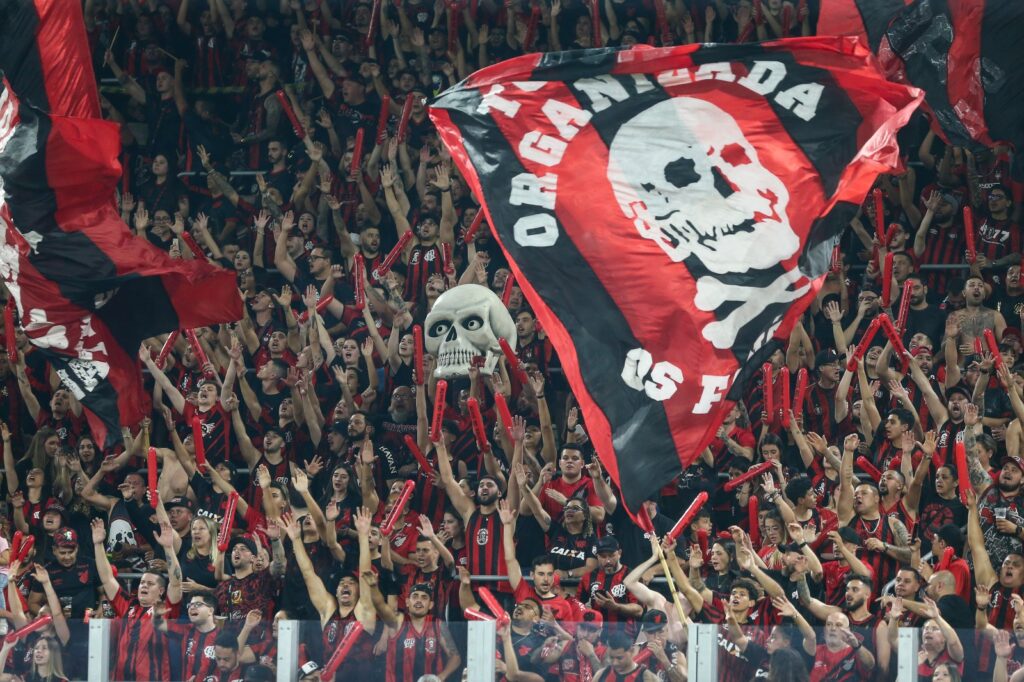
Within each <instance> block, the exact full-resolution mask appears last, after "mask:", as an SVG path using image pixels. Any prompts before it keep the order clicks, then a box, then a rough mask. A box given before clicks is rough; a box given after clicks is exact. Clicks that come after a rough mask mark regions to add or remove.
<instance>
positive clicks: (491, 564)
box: [466, 509, 511, 589]
mask: <svg viewBox="0 0 1024 682" xmlns="http://www.w3.org/2000/svg"><path fill="white" fill-rule="evenodd" d="M503 532H504V529H503V526H502V524H501V519H500V518H498V512H497V511H493V512H491V513H490V514H482V513H480V510H479V509H476V510H474V511H473V513H472V514H471V515H470V517H469V522H468V523H467V524H466V555H467V557H468V558H469V562H468V563H469V572H470V573H471V574H473V575H501V576H504V575H507V573H506V571H505V551H504V548H503V547H502V540H501V538H502V533H503ZM504 585H505V583H499V586H504ZM506 589H511V588H506Z"/></svg>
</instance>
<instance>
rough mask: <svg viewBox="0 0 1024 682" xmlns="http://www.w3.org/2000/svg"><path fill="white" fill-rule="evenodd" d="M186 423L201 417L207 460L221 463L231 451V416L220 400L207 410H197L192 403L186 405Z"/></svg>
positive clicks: (211, 463)
mask: <svg viewBox="0 0 1024 682" xmlns="http://www.w3.org/2000/svg"><path fill="white" fill-rule="evenodd" d="M183 417H184V418H185V423H186V424H191V423H192V418H193V417H199V423H200V424H201V425H202V429H203V445H204V446H205V447H206V461H208V462H209V463H210V465H211V466H212V465H216V464H220V463H221V462H223V461H225V460H226V459H227V458H228V457H229V455H230V453H231V417H229V416H228V413H227V412H225V411H224V408H223V407H221V406H220V403H219V402H218V403H217V404H215V405H214V406H213V407H211V408H210V409H209V410H207V411H206V412H203V411H201V410H197V409H196V407H195V406H194V405H193V404H192V403H188V404H187V405H186V406H185V413H184V415H183Z"/></svg>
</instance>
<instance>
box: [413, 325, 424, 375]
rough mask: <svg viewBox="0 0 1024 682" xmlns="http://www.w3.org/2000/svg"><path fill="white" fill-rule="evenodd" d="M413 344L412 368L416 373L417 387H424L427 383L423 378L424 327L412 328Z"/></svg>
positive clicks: (415, 326) (416, 326)
mask: <svg viewBox="0 0 1024 682" xmlns="http://www.w3.org/2000/svg"><path fill="white" fill-rule="evenodd" d="M412 343H413V349H412V352H413V365H412V368H413V370H414V371H415V372H416V385H417V386H422V385H423V384H424V382H425V381H426V377H424V376H423V327H421V326H420V325H418V324H414V325H413V326H412Z"/></svg>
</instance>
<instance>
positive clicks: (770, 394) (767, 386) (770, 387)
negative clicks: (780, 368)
mask: <svg viewBox="0 0 1024 682" xmlns="http://www.w3.org/2000/svg"><path fill="white" fill-rule="evenodd" d="M761 381H762V384H761V386H762V387H761V393H762V394H763V395H764V413H765V414H766V415H768V423H769V424H771V423H772V422H774V421H775V385H774V384H773V383H772V363H770V362H766V363H764V364H763V365H761Z"/></svg>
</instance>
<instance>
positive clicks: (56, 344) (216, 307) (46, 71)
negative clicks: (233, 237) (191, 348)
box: [0, 0, 241, 446]
mask: <svg viewBox="0 0 1024 682" xmlns="http://www.w3.org/2000/svg"><path fill="white" fill-rule="evenodd" d="M0 35H2V36H3V39H2V40H0V77H2V89H0V276H2V277H3V280H4V282H5V284H6V285H7V288H8V289H9V290H10V292H11V294H12V295H13V296H14V298H15V300H16V302H17V304H18V314H19V321H20V324H21V326H22V327H23V328H24V329H25V333H26V334H27V335H28V337H29V339H30V340H31V341H32V343H33V344H34V345H35V346H36V347H38V348H39V349H40V350H42V351H43V352H44V353H45V355H46V356H47V358H48V359H49V360H50V361H51V362H52V363H53V365H54V367H55V370H56V372H57V374H58V375H59V376H60V377H61V380H62V381H63V382H64V384H65V386H67V387H68V389H69V390H70V391H71V392H72V393H73V394H74V395H75V396H76V397H77V398H78V399H79V400H80V401H81V402H82V404H83V406H84V407H85V408H86V410H87V415H88V418H89V424H90V428H91V430H92V433H93V436H94V437H95V438H97V440H98V441H99V442H101V443H103V444H104V446H107V445H111V444H113V443H116V442H117V441H118V440H120V438H121V433H120V426H121V425H134V424H135V423H137V422H138V421H139V420H140V419H141V418H142V417H143V406H144V405H145V404H147V400H146V399H145V395H144V392H143V390H142V381H141V375H140V373H139V363H138V349H139V344H140V342H141V341H142V340H143V339H145V338H147V337H150V336H153V335H156V334H159V333H163V332H169V331H171V330H174V329H178V328H179V327H196V326H202V325H207V324H213V323H216V322H226V321H230V320H237V319H238V318H239V317H240V316H241V301H240V299H239V296H238V292H237V289H236V286H235V278H234V275H233V274H232V273H230V272H228V271H226V270H224V269H222V268H218V267H215V266H211V265H209V264H208V263H206V262H205V261H201V260H196V261H182V260H172V259H171V258H170V257H169V256H168V255H167V254H166V253H165V252H163V251H161V250H159V249H157V248H156V247H155V246H152V245H150V244H149V243H148V242H146V241H145V240H143V239H140V238H138V237H135V236H134V235H133V234H132V232H131V230H129V229H128V226H127V225H125V224H124V223H123V222H122V221H121V218H120V216H119V215H118V211H117V205H116V203H115V200H114V198H115V192H114V190H115V187H116V185H117V181H118V179H119V177H120V175H121V167H120V164H119V163H118V154H119V153H120V151H121V144H120V134H119V131H118V127H117V126H116V125H115V124H113V123H109V122H107V121H104V120H102V118H101V117H100V109H99V95H98V92H97V90H96V83H95V80H94V79H93V75H92V66H91V62H90V58H89V49H88V46H87V44H86V34H85V27H84V25H83V21H82V10H81V3H79V2H71V1H66V0H35V1H34V2H33V1H32V0H0Z"/></svg>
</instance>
